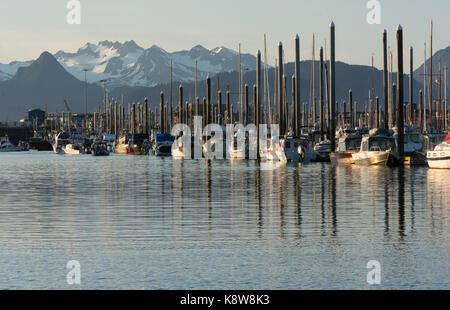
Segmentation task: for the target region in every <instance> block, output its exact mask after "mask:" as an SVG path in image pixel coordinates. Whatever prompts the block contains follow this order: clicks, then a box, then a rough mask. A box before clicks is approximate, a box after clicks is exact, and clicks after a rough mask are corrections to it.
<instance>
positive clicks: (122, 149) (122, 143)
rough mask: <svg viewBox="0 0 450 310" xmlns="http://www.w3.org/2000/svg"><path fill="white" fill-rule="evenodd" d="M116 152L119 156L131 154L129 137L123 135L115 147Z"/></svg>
mask: <svg viewBox="0 0 450 310" xmlns="http://www.w3.org/2000/svg"><path fill="white" fill-rule="evenodd" d="M114 152H115V153H117V154H130V153H131V148H130V144H129V142H128V136H127V135H123V136H121V137H120V138H119V140H118V141H117V143H116V144H115V147H114Z"/></svg>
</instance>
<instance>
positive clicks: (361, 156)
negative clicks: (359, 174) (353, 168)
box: [352, 151, 390, 166]
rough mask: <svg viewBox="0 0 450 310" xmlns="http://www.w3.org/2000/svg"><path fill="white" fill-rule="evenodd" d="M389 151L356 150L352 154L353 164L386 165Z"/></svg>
mask: <svg viewBox="0 0 450 310" xmlns="http://www.w3.org/2000/svg"><path fill="white" fill-rule="evenodd" d="M389 156H390V152H389V151H386V152H376V151H372V152H358V153H354V154H352V159H353V161H354V163H355V165H358V166H387V165H388V161H389Z"/></svg>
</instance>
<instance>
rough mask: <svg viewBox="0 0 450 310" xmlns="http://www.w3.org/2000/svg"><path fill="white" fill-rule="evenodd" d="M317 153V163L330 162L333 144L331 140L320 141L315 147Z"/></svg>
mask: <svg viewBox="0 0 450 310" xmlns="http://www.w3.org/2000/svg"><path fill="white" fill-rule="evenodd" d="M314 152H316V154H317V155H316V160H315V161H316V162H330V153H331V142H330V141H329V140H324V141H320V142H319V143H317V144H316V145H315V146H314Z"/></svg>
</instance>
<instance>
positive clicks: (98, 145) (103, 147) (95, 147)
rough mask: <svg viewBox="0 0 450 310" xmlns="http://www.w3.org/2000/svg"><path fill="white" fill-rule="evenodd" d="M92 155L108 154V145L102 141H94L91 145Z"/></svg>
mask: <svg viewBox="0 0 450 310" xmlns="http://www.w3.org/2000/svg"><path fill="white" fill-rule="evenodd" d="M91 152H92V155H93V156H109V153H110V152H109V150H108V145H107V143H106V142H104V141H94V143H93V144H92V147H91Z"/></svg>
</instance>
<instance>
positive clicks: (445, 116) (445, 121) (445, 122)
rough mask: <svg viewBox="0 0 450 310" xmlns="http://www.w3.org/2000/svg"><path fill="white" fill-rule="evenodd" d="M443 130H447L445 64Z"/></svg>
mask: <svg viewBox="0 0 450 310" xmlns="http://www.w3.org/2000/svg"><path fill="white" fill-rule="evenodd" d="M444 130H447V65H445V66H444Z"/></svg>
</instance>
